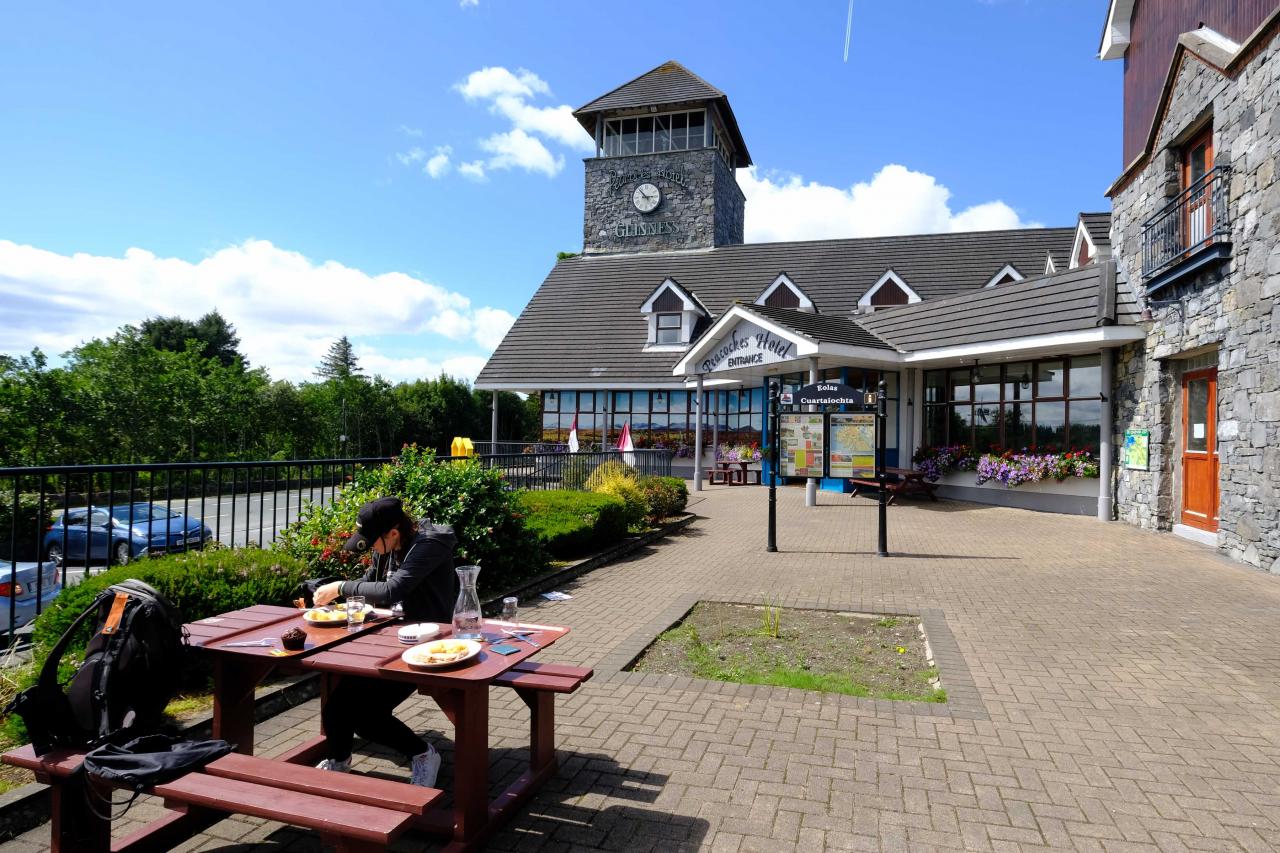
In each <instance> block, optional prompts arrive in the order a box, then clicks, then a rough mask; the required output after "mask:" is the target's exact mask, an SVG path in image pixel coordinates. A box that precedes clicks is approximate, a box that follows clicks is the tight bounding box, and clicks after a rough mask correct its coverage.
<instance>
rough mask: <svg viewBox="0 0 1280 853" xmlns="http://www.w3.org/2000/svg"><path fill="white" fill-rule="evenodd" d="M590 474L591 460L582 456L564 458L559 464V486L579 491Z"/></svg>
mask: <svg viewBox="0 0 1280 853" xmlns="http://www.w3.org/2000/svg"><path fill="white" fill-rule="evenodd" d="M590 474H591V460H590V459H587V458H584V457H582V456H574V455H570V456H566V457H565V459H564V461H563V462H561V463H560V485H561V487H562V488H565V489H581V488H582V487H583V486H584V485H585V484H586V482H587V477H588V476H590Z"/></svg>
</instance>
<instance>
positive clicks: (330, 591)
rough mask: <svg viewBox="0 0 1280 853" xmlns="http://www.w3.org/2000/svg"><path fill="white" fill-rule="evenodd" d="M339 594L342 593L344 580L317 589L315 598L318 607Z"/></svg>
mask: <svg viewBox="0 0 1280 853" xmlns="http://www.w3.org/2000/svg"><path fill="white" fill-rule="evenodd" d="M339 595H342V581H334V582H333V583H327V584H325V585H324V586H322V587H320V588H319V589H317V590H316V593H315V595H314V596H313V598H314V599H315V602H316V607H324V606H325V605H326V604H328V603H329V602H331V601H333V600H334V599H335V598H337V597H338V596H339Z"/></svg>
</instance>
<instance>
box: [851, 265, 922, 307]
mask: <svg viewBox="0 0 1280 853" xmlns="http://www.w3.org/2000/svg"><path fill="white" fill-rule="evenodd" d="M919 301H920V295H919V294H917V293H916V292H915V291H914V290H912V289H911V288H910V287H908V286H907V283H906V282H905V281H903V280H902V277H901V276H899V275H898V274H897V273H896V272H894V271H893V270H886V271H885V274H884V275H882V276H880V278H879V279H878V280H877V281H876V283H875V284H873V285H871V287H869V288H867V292H866V293H864V294H862V298H861V299H859V300H858V310H859V311H862V312H863V313H869V312H871V311H874V310H876V309H877V308H888V307H891V306H893V305H912V304H915V303H916V302H919Z"/></svg>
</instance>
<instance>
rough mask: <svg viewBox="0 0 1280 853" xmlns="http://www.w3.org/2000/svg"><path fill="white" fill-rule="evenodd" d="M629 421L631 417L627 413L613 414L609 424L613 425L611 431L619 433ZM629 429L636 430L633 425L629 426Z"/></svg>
mask: <svg viewBox="0 0 1280 853" xmlns="http://www.w3.org/2000/svg"><path fill="white" fill-rule="evenodd" d="M630 421H631V415H630V414H629V413H627V412H614V413H613V417H612V418H611V419H610V423H611V424H612V425H613V430H614V431H615V432H620V431H621V430H622V428H623V427H624V426H626V425H627V423H628V422H630ZM631 428H632V429H635V428H636V427H635V424H634V423H632V424H631Z"/></svg>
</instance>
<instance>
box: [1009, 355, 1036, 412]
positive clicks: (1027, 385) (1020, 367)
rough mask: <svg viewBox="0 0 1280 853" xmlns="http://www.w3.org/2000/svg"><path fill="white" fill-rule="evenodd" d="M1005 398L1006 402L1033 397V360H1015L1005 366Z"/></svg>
mask: <svg viewBox="0 0 1280 853" xmlns="http://www.w3.org/2000/svg"><path fill="white" fill-rule="evenodd" d="M1004 399H1005V402H1006V403H1008V402H1010V401H1013V400H1030V399H1031V362H1029V361H1015V362H1013V363H1012V364H1006V365H1005V366H1004ZM1027 411H1028V412H1030V411H1031V410H1030V409H1028V410H1027Z"/></svg>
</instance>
